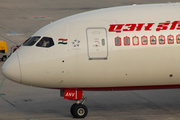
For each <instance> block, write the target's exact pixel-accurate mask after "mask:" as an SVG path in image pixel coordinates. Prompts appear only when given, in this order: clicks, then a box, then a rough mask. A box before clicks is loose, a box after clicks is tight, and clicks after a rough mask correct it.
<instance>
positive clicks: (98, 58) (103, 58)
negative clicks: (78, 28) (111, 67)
mask: <svg viewBox="0 0 180 120" xmlns="http://www.w3.org/2000/svg"><path fill="white" fill-rule="evenodd" d="M89 29H94V30H96V29H100V30H102V29H103V30H105V36H104V37H105V43H106V46H107V47H106V56H103V57H101V56H100V57H92V56H90V53H89V51H90V44H89V41H88V30H89ZM86 40H87V55H88V57H89V60H107V58H108V37H107V29H106V28H105V27H88V28H87V29H86Z"/></svg>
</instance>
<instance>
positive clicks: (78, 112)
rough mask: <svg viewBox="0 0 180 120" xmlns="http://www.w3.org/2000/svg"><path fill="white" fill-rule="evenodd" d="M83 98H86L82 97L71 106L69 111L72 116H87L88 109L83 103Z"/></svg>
mask: <svg viewBox="0 0 180 120" xmlns="http://www.w3.org/2000/svg"><path fill="white" fill-rule="evenodd" d="M85 100H86V98H84V99H83V101H82V102H81V103H79V102H77V103H74V104H73V105H72V106H71V109H70V111H71V114H72V116H74V117H75V118H84V117H86V116H87V114H88V109H87V107H86V106H85V105H84V102H85Z"/></svg>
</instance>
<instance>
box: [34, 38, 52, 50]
mask: <svg viewBox="0 0 180 120" xmlns="http://www.w3.org/2000/svg"><path fill="white" fill-rule="evenodd" d="M53 45H54V41H53V39H52V38H50V37H43V38H42V39H41V40H40V41H39V42H38V43H37V44H36V46H37V47H46V48H47V47H51V46H53Z"/></svg>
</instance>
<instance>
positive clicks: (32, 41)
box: [23, 36, 41, 46]
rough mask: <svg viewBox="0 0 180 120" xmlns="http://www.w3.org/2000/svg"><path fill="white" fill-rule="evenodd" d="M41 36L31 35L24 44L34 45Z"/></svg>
mask: <svg viewBox="0 0 180 120" xmlns="http://www.w3.org/2000/svg"><path fill="white" fill-rule="evenodd" d="M40 38H41V37H40V36H34V37H30V38H29V39H28V40H26V41H25V42H24V44H23V46H33V45H34V44H35V43H36V42H37V41H38V40H39V39H40Z"/></svg>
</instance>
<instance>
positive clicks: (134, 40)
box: [132, 36, 139, 45]
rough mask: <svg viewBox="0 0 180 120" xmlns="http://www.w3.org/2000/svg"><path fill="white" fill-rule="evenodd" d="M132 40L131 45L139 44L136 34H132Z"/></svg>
mask: <svg viewBox="0 0 180 120" xmlns="http://www.w3.org/2000/svg"><path fill="white" fill-rule="evenodd" d="M132 41H133V45H139V38H138V37H137V36H134V37H133V38H132Z"/></svg>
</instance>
